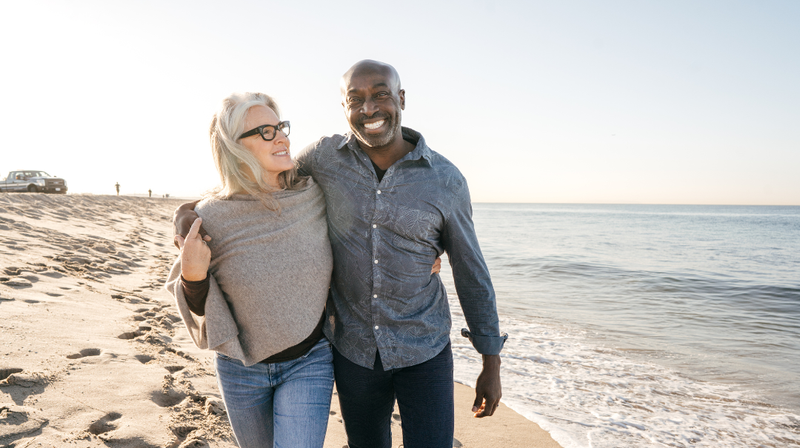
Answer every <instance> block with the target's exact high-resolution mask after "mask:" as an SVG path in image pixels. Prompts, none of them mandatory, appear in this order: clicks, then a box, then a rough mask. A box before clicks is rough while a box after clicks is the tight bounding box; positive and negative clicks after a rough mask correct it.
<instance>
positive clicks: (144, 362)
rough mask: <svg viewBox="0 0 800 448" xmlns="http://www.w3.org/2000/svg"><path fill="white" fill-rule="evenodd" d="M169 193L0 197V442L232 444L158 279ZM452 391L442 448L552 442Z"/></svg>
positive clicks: (334, 447) (171, 254)
mask: <svg viewBox="0 0 800 448" xmlns="http://www.w3.org/2000/svg"><path fill="white" fill-rule="evenodd" d="M181 202H182V201H180V200H175V199H164V198H152V199H151V198H140V197H126V196H120V197H117V196H94V195H45V194H39V193H31V194H0V312H2V315H3V319H2V320H1V321H0V334H1V335H2V337H0V446H1V447H15V448H22V447H28V446H38V445H39V444H41V445H42V446H70V447H76V448H84V447H85V448H88V447H106V446H114V447H116V448H126V447H130V448H139V447H169V448H189V447H193V448H200V447H221V448H228V447H235V446H236V445H235V443H234V441H233V438H232V434H231V431H230V426H229V424H228V423H227V418H226V416H225V412H224V407H223V406H222V401H221V399H220V396H219V392H218V391H217V385H216V379H215V376H214V368H213V364H212V363H211V359H212V358H211V357H212V352H209V351H206V350H200V349H198V348H196V347H195V346H194V344H193V343H192V341H191V339H190V338H189V336H188V333H187V332H186V330H185V328H184V327H183V324H182V322H181V320H180V317H179V316H178V312H177V310H176V309H175V305H174V301H173V299H172V297H171V296H170V295H169V294H168V293H167V292H166V291H165V290H164V288H163V284H164V280H165V279H166V276H167V274H168V270H169V267H170V265H171V264H172V262H173V260H174V259H175V257H176V256H177V250H176V249H175V248H174V246H172V243H171V234H172V225H171V218H172V211H173V210H174V209H175V207H177V205H179V204H180V203H181ZM455 388H456V436H455V439H456V440H455V441H454V442H455V443H454V446H463V447H471V446H476V447H477V446H504V447H511V448H514V447H540V448H556V447H559V445H558V444H557V443H555V442H554V441H552V438H550V436H549V434H548V433H547V432H545V431H544V430H542V429H541V428H539V426H538V425H536V424H535V423H533V422H530V421H529V420H527V419H525V418H524V417H522V416H521V415H519V414H518V413H516V412H514V411H512V410H511V409H508V408H507V407H506V406H505V405H504V404H501V405H500V408H499V409H498V411H497V412H496V414H495V415H494V416H493V417H489V418H484V419H474V418H472V412H470V411H471V407H472V400H473V398H474V395H473V393H474V392H473V391H472V389H470V388H468V387H467V386H464V385H461V384H455ZM331 412H332V414H331V415H330V419H329V424H328V436H327V437H326V442H325V447H326V448H340V447H342V446H344V444H345V443H346V439H344V427H343V425H342V423H341V421H340V418H341V417H340V416H339V414H338V400H337V399H336V397H335V396H334V399H333V400H332V407H331ZM334 413H335V414H334ZM393 427H394V428H393V433H394V437H395V439H394V440H395V443H393V446H399V444H400V443H401V441H402V440H401V439H402V436H401V432H400V430H399V429H400V428H399V423H398V422H397V419H393Z"/></svg>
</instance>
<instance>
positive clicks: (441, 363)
mask: <svg viewBox="0 0 800 448" xmlns="http://www.w3.org/2000/svg"><path fill="white" fill-rule="evenodd" d="M333 365H334V372H335V375H336V391H337V392H338V393H339V405H340V407H341V409H342V418H343V419H344V429H345V432H347V443H348V446H349V447H350V448H389V447H390V446H391V445H392V434H391V418H392V410H393V409H394V400H395V397H396V398H397V406H398V407H399V408H400V418H401V420H402V428H403V446H404V447H405V448H418V447H426V448H451V447H452V446H453V426H454V416H453V412H454V409H453V352H452V351H451V349H450V344H447V346H446V347H445V348H444V350H442V351H441V353H439V354H438V355H436V356H435V357H433V358H432V359H430V360H428V361H425V362H423V363H422V364H417V365H415V366H411V367H404V368H401V369H391V370H388V371H384V370H383V365H382V364H381V359H380V355H378V356H376V358H375V366H374V367H375V368H374V370H370V369H367V368H364V367H361V366H359V365H357V364H354V363H352V362H350V361H349V360H348V359H347V358H345V357H344V356H342V354H341V353H339V352H338V351H336V348H334V349H333Z"/></svg>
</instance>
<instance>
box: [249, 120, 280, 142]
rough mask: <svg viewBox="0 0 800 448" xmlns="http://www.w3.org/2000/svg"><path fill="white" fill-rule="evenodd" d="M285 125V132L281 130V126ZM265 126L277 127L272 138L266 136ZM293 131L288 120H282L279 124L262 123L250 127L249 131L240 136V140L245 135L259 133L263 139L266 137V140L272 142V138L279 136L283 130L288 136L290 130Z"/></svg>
mask: <svg viewBox="0 0 800 448" xmlns="http://www.w3.org/2000/svg"><path fill="white" fill-rule="evenodd" d="M284 125H285V126H286V129H287V131H286V132H283V130H281V128H282V127H283V126H284ZM265 128H275V135H273V136H272V138H267V137H265V136H264V129H265ZM291 131H292V125H291V124H289V122H288V121H281V122H280V123H278V124H262V125H261V126H259V127H257V128H253V129H250V130H249V131H247V132H245V133H244V134H242V135H240V136H239V140H241V139H243V138H245V137H250V136H252V135H256V134H258V135H260V136H261V138H262V139H264V141H265V142H271V141H272V140H275V137H277V136H278V132H283V135H285V136H287V137H288V136H289V132H291Z"/></svg>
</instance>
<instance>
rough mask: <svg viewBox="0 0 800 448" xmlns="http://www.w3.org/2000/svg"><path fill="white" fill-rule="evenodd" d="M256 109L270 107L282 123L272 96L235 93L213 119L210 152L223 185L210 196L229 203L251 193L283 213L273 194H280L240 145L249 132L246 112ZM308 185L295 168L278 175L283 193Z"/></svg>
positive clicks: (223, 101)
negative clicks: (244, 168)
mask: <svg viewBox="0 0 800 448" xmlns="http://www.w3.org/2000/svg"><path fill="white" fill-rule="evenodd" d="M254 106H265V107H268V108H270V109H272V110H273V111H274V112H275V115H277V116H278V119H280V116H281V113H280V111H279V109H278V105H277V104H276V103H275V100H273V99H272V98H271V97H270V96H269V95H266V94H263V93H251V92H247V93H234V94H232V95H231V96H229V97H227V98H225V99H224V100H222V107H221V108H220V109H219V111H218V112H217V113H216V114H214V118H212V119H211V127H210V129H209V136H210V137H211V152H212V154H213V155H214V163H215V164H216V166H217V172H218V173H219V177H220V180H221V185H220V186H218V187H217V188H215V189H213V190H212V191H211V192H210V193H209V196H211V197H214V198H217V199H227V198H230V197H231V196H232V195H234V194H236V193H248V194H250V195H253V196H255V197H258V198H259V199H260V200H261V202H262V203H264V205H265V206H266V207H267V208H268V209H270V210H276V211H280V204H279V203H278V201H277V200H276V199H275V198H274V197H272V194H271V193H272V192H273V191H277V190H276V189H275V187H272V186H270V185H269V184H267V183H266V181H265V180H264V176H263V171H262V168H261V165H260V164H259V163H258V160H257V159H256V158H255V156H253V154H252V153H251V152H250V151H249V150H248V149H247V148H245V146H244V145H242V144H241V143H239V142H238V140H239V138H238V137H239V136H240V135H242V133H244V132H245V131H246V129H244V120H245V117H246V116H247V111H248V110H250V108H251V107H254ZM243 166H247V167H248V168H250V173H252V179H251V178H250V177H248V175H247V174H246V171H244V170H243V169H242V167H243ZM307 181H308V178H307V177H302V176H298V175H297V168H296V167H293V168H292V169H291V170H288V171H284V172H282V173H280V174H279V175H278V183H279V185H280V189H281V190H296V189H299V188H302V187H304V186H305V185H306V183H307Z"/></svg>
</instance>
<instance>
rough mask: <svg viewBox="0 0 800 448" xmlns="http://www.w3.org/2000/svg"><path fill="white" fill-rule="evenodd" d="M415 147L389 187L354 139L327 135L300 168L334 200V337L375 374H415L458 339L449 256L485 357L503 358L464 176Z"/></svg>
mask: <svg viewBox="0 0 800 448" xmlns="http://www.w3.org/2000/svg"><path fill="white" fill-rule="evenodd" d="M403 138H404V139H405V140H407V141H409V142H411V143H413V144H415V145H416V146H415V148H414V150H413V151H411V152H410V153H408V154H406V155H405V156H404V157H403V158H401V159H400V160H398V161H397V162H395V163H394V164H393V165H392V166H391V167H389V169H388V170H387V171H386V174H385V175H384V176H383V178H382V179H381V180H378V176H377V175H376V173H375V170H374V168H373V165H372V162H371V160H370V159H369V157H368V156H367V154H366V153H364V152H363V151H362V150H361V149H360V148H359V146H358V142H357V140H356V138H355V136H354V135H353V134H352V133H348V134H347V135H334V136H332V137H324V138H322V139H321V140H319V141H318V142H316V143H314V144H312V145H310V146H309V147H307V148H306V149H305V150H303V152H302V153H301V154H300V156H299V157H298V159H297V161H298V164H299V169H300V173H301V174H306V175H311V176H313V177H314V180H316V182H317V183H318V184H319V185H320V187H322V190H323V192H324V193H325V200H326V202H327V213H328V233H329V235H330V240H331V245H332V247H333V259H334V263H333V265H334V268H333V278H332V280H331V294H330V296H329V299H328V303H327V307H326V313H327V316H326V322H325V329H324V331H325V335H326V336H327V337H328V339H329V340H330V341H331V343H333V345H334V346H335V347H336V349H337V350H338V351H339V352H340V353H341V354H343V355H344V356H345V357H347V359H349V360H350V361H352V362H353V363H355V364H358V365H361V366H363V367H366V368H369V369H372V368H373V364H374V362H375V354H376V351H377V352H379V353H380V357H381V362H382V364H383V366H384V368H385V369H394V368H401V367H408V366H413V365H416V364H420V363H422V362H425V361H427V360H429V359H431V358H433V357H434V356H436V355H437V354H439V353H440V352H441V351H442V350H443V349H444V347H445V346H446V345H447V343H448V342H449V340H450V326H451V321H450V308H449V304H448V301H447V293H446V291H445V288H444V285H443V284H442V280H441V278H440V277H439V275H438V274H435V275H431V266H432V265H433V262H434V261H435V259H436V257H438V256H440V255H442V253H444V252H447V256H448V259H449V260H450V265H451V266H452V270H453V278H454V280H455V286H456V292H457V294H458V299H459V301H460V303H461V308H462V309H463V311H464V317H465V318H466V321H467V325H468V326H469V331H466V330H465V331H464V332H463V333H464V334H465V335H466V336H468V337H469V338H470V340H471V341H472V344H473V346H474V347H475V349H476V350H477V351H478V352H480V353H482V354H486V355H496V354H498V353H500V350H501V349H502V346H503V343H504V341H505V338H506V337H507V336H505V335H503V336H501V335H500V329H499V324H498V318H497V308H496V304H495V294H494V288H493V287H492V281H491V278H490V277H489V271H488V269H487V267H486V263H485V261H484V259H483V255H482V254H481V250H480V247H479V246H478V240H477V238H476V236H475V229H474V226H473V223H472V205H471V203H470V197H469V190H468V188H467V182H466V180H465V179H464V176H462V175H461V173H460V172H459V171H458V169H457V168H456V167H455V165H453V164H452V163H450V161H448V160H447V159H445V158H444V157H442V156H441V155H439V154H438V153H436V152H434V151H432V150H431V149H430V148H428V146H427V145H426V144H425V139H424V138H422V136H421V135H420V134H419V133H417V132H416V131H413V130H411V129H408V128H403Z"/></svg>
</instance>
